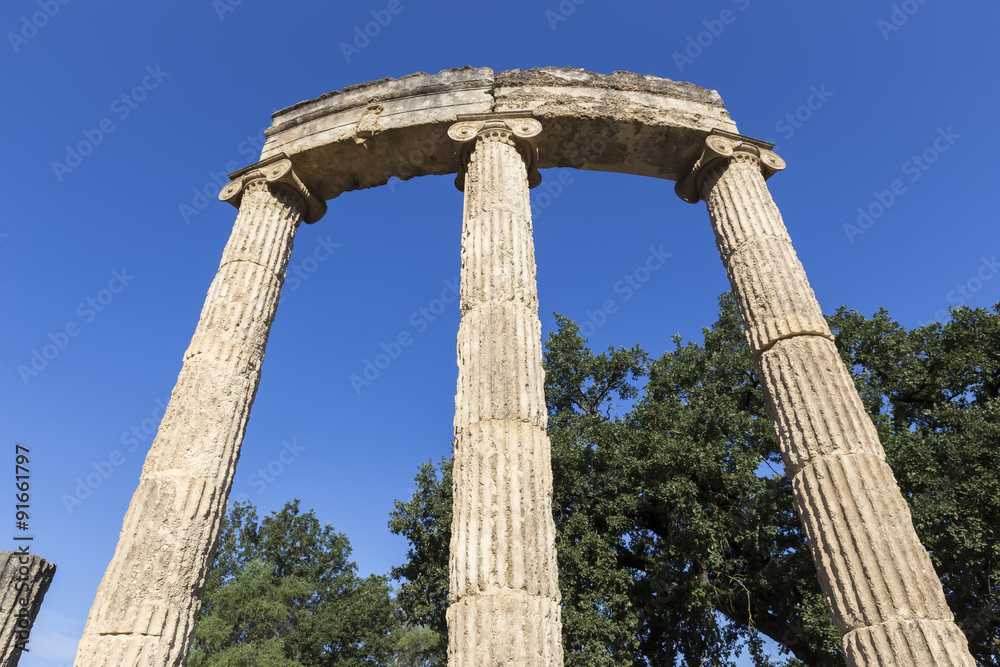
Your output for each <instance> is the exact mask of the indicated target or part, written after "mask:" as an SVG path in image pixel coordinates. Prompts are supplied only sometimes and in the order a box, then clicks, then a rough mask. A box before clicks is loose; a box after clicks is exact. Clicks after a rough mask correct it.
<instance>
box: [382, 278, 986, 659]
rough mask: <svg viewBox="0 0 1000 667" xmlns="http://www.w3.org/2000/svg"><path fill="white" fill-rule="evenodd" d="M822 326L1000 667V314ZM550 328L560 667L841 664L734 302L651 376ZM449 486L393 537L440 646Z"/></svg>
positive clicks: (950, 584)
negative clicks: (774, 649) (406, 545)
mask: <svg viewBox="0 0 1000 667" xmlns="http://www.w3.org/2000/svg"><path fill="white" fill-rule="evenodd" d="M829 320H830V325H831V328H832V330H833V331H834V332H835V333H836V334H837V338H838V345H839V347H840V349H841V353H842V355H843V358H844V361H845V363H846V364H847V366H848V368H849V369H851V371H852V374H853V375H854V377H855V380H856V384H857V386H858V389H859V391H860V393H861V395H862V397H863V400H864V402H865V405H866V407H867V409H868V410H869V412H870V414H871V416H872V419H873V421H874V422H875V424H876V426H877V428H878V429H879V432H880V435H881V437H882V439H883V443H884V444H885V448H886V453H887V457H888V459H889V463H890V465H891V466H892V467H893V469H894V471H895V472H896V475H897V477H898V478H899V482H900V487H901V489H902V491H903V494H904V496H905V497H906V498H907V500H908V501H909V503H910V506H911V511H912V512H913V518H914V524H915V526H916V528H917V531H918V534H919V535H920V538H921V539H922V540H923V542H924V544H925V545H926V546H927V547H928V549H929V550H930V552H931V557H932V560H933V562H934V564H935V567H937V569H938V573H939V575H941V577H942V582H943V584H944V587H945V593H946V595H947V597H948V601H949V603H950V604H951V606H952V609H953V610H955V612H956V620H957V621H958V623H959V625H960V627H962V629H963V630H964V631H965V632H966V634H967V635H968V636H969V639H970V646H971V647H972V650H973V652H974V653H975V655H976V657H977V659H978V660H979V662H980V663H981V664H983V665H994V666H995V665H1000V629H998V622H997V601H996V597H995V590H994V587H995V584H996V581H997V574H998V572H997V564H998V558H997V555H998V554H997V549H998V546H997V544H996V536H997V532H998V528H1000V465H998V463H1000V461H998V459H1000V454H998V446H1000V438H998V435H1000V432H998V428H1000V427H998V424H1000V420H998V419H997V417H998V416H1000V413H998V410H1000V399H998V396H997V391H998V386H1000V365H998V357H1000V311H997V309H996V308H994V312H993V313H990V312H988V311H985V310H969V309H958V310H956V311H954V313H953V319H952V321H951V322H949V323H948V324H946V325H938V324H935V325H930V326H927V327H922V328H919V329H915V330H906V329H904V328H903V327H900V326H899V325H898V324H897V323H895V322H893V321H892V320H891V319H890V318H889V316H888V314H887V313H885V312H884V311H879V312H878V313H876V314H875V316H873V317H872V318H865V317H863V316H861V315H859V314H857V313H855V312H852V311H848V310H846V309H841V310H840V311H838V312H837V313H836V314H835V315H833V316H831V317H830V318H829ZM557 324H558V327H557V330H556V331H554V332H552V333H551V334H550V337H549V339H548V340H547V342H546V352H545V370H546V400H547V403H548V410H549V436H550V438H551V441H552V466H553V475H554V499H553V500H554V502H553V512H554V517H555V521H556V528H557V543H556V547H557V552H558V558H559V577H560V589H561V591H562V595H563V626H564V627H563V635H564V636H563V639H564V646H565V649H566V664H567V665H570V666H576V665H579V666H581V667H582V666H587V667H592V666H604V665H608V666H611V665H671V666H672V665H675V664H678V663H680V664H685V665H701V664H716V665H730V664H734V661H735V656H736V654H737V653H738V652H739V651H740V650H744V651H746V652H748V653H749V654H750V655H751V656H752V659H753V661H754V663H755V664H756V665H758V666H759V667H764V666H768V665H789V666H791V665H802V664H806V665H823V666H825V665H841V664H843V656H842V654H841V650H840V634H839V632H838V631H837V630H836V629H835V628H834V627H833V625H832V622H831V620H830V616H829V612H828V609H827V607H826V602H825V599H824V596H823V595H822V593H821V591H820V588H819V584H818V581H817V577H816V572H815V569H814V566H813V563H812V559H811V556H810V554H809V550H808V547H807V545H806V541H805V535H804V532H803V530H802V528H801V525H800V523H799V521H798V517H797V515H796V511H795V507H794V503H793V500H792V495H791V485H790V483H789V480H788V479H787V477H785V476H784V473H783V466H782V462H781V457H780V454H779V453H778V449H777V442H776V438H775V436H774V430H773V426H772V424H771V422H770V420H769V419H768V417H767V414H766V412H765V409H764V401H763V394H762V391H761V387H760V384H759V381H758V377H757V373H756V371H755V369H754V368H753V365H752V363H751V361H750V357H749V354H748V352H747V349H746V343H745V338H744V335H743V331H742V326H741V324H740V320H739V316H738V312H737V309H736V307H735V304H734V302H733V300H732V298H731V297H730V296H729V295H723V297H722V298H721V299H720V314H719V319H718V321H717V322H716V323H715V324H714V325H713V326H712V327H711V328H709V329H706V330H705V332H704V342H703V343H701V344H697V343H684V342H683V341H682V340H680V339H679V338H677V339H675V345H674V349H672V350H670V351H668V352H666V353H665V354H664V355H663V356H662V357H660V358H659V359H657V360H655V361H651V360H650V359H649V358H648V356H647V355H646V354H645V353H644V352H643V351H642V350H641V349H639V348H637V347H636V348H631V349H625V348H619V349H614V348H611V349H609V350H608V351H607V352H605V353H604V354H598V355H595V354H593V353H592V352H591V350H590V349H589V348H588V347H587V345H586V340H585V339H583V338H582V337H581V336H580V334H579V329H578V327H577V326H576V325H575V324H574V323H573V322H572V321H570V320H568V319H566V318H563V317H560V316H557ZM450 472H451V469H450V461H449V460H445V461H442V462H441V463H440V465H438V466H437V467H435V466H433V465H431V464H425V465H424V466H423V467H422V468H421V469H420V471H419V473H418V475H417V478H416V481H417V491H416V493H415V494H414V495H413V497H412V498H411V499H410V500H409V501H407V502H405V503H404V502H399V501H397V504H396V509H395V511H394V512H393V514H392V517H391V521H390V528H391V529H392V530H393V531H394V532H396V533H398V534H401V535H404V536H406V537H407V538H408V539H409V540H410V545H411V548H410V552H409V554H408V560H407V562H406V563H405V564H403V565H402V566H401V567H399V568H396V569H394V570H393V573H392V574H393V576H394V577H396V578H398V579H400V581H401V582H402V583H401V593H400V598H399V599H400V602H401V605H402V608H403V610H404V613H405V615H406V617H407V618H408V619H410V620H411V622H414V623H419V624H421V625H423V626H425V627H428V628H433V629H434V630H435V632H437V633H438V634H439V635H441V636H444V634H445V632H446V628H445V621H444V611H445V609H446V608H447V556H448V552H447V548H448V540H449V538H450V529H451V476H450ZM764 637H767V638H770V639H771V640H773V641H774V642H775V643H776V644H777V645H778V646H779V648H780V649H781V651H782V652H783V653H784V656H783V657H781V658H774V657H771V656H770V655H769V654H768V652H767V651H765V649H764V643H763V638H764ZM434 651H436V654H435V655H436V657H435V658H434V660H436V662H433V663H431V664H436V665H443V664H445V663H444V658H443V656H444V644H443V643H442V644H440V645H439V646H438V647H437V649H434ZM432 652H433V651H432Z"/></svg>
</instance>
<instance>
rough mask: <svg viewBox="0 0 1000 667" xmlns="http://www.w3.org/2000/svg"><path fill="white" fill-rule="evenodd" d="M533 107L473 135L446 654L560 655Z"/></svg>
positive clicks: (481, 661)
mask: <svg viewBox="0 0 1000 667" xmlns="http://www.w3.org/2000/svg"><path fill="white" fill-rule="evenodd" d="M540 127H541V126H540V125H539V124H538V122H537V121H534V120H531V119H522V120H517V119H506V120H505V119H500V120H481V121H475V122H467V123H458V124H456V125H455V126H454V127H452V129H451V131H450V132H449V134H450V135H451V136H452V137H453V138H456V139H457V140H459V141H462V142H464V150H463V151H462V154H463V156H464V160H465V161H466V165H467V166H466V168H465V169H464V170H463V174H462V175H461V177H460V179H459V183H461V184H463V185H464V188H465V213H464V218H463V229H462V274H461V275H462V286H461V311H462V321H461V325H460V327H459V333H458V368H459V372H458V391H457V394H456V397H455V467H454V473H453V475H454V515H453V517H454V518H453V520H452V538H451V556H450V561H449V570H450V586H449V599H450V603H451V604H450V606H449V608H448V664H449V665H451V666H452V667H478V666H480V665H511V666H515V665H518V666H528V665H532V666H550V665H562V663H563V654H562V636H561V635H562V621H561V612H560V607H559V601H560V596H559V586H558V578H557V566H556V553H555V523H554V522H553V519H552V465H551V461H550V450H549V439H548V436H547V435H546V433H545V427H546V410H545V395H544V386H545V374H544V370H543V369H542V346H541V324H540V322H539V320H538V297H537V287H536V283H535V256H534V244H533V241H532V232H531V211H530V205H529V200H528V184H529V167H530V164H531V160H532V154H533V146H532V144H531V143H530V141H529V140H530V139H531V138H533V137H534V136H536V135H537V133H538V131H539V130H540Z"/></svg>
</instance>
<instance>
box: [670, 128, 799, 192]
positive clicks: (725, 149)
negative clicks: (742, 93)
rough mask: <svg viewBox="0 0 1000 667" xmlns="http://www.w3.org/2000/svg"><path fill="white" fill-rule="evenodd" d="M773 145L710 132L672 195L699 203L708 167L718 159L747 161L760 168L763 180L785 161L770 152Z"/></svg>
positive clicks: (721, 132) (728, 133)
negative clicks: (696, 157) (675, 194)
mask: <svg viewBox="0 0 1000 667" xmlns="http://www.w3.org/2000/svg"><path fill="white" fill-rule="evenodd" d="M772 148H774V144H771V143H768V142H766V141H760V140H759V139H753V138H751V137H744V136H743V135H740V134H733V133H732V132H725V131H723V130H712V131H711V132H710V133H709V135H708V136H707V137H705V145H704V147H703V148H702V152H701V156H700V157H699V158H698V159H697V161H695V163H694V165H693V166H692V167H691V171H690V172H688V174H687V175H686V176H685V177H684V178H682V179H680V180H679V181H677V184H676V185H675V186H674V192H676V193H677V196H678V197H680V198H681V199H683V200H684V201H686V202H688V203H689V204H696V203H698V202H699V201H701V198H702V197H701V195H702V192H701V188H702V183H703V180H704V177H705V174H706V173H707V171H708V168H709V167H710V166H713V165H717V164H718V162H719V161H720V160H725V161H726V162H727V163H729V162H749V163H750V164H753V165H755V166H756V167H757V168H758V169H760V172H761V174H762V175H763V176H764V180H767V179H769V178H771V176H773V175H774V174H776V173H777V172H779V171H781V170H782V169H784V168H785V161H784V160H782V159H781V158H780V157H778V154H777V153H774V152H772V151H771V149H772Z"/></svg>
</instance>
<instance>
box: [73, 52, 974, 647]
mask: <svg viewBox="0 0 1000 667" xmlns="http://www.w3.org/2000/svg"><path fill="white" fill-rule="evenodd" d="M772 148H773V145H772V144H769V143H767V142H764V141H759V140H756V139H752V138H750V137H746V136H742V135H741V134H739V132H738V130H737V127H736V124H735V123H734V122H733V121H732V119H730V117H729V114H728V113H727V111H726V108H725V106H724V105H723V103H722V100H721V99H720V97H719V95H718V93H716V92H715V91H713V90H706V89H703V88H699V87H698V86H694V85H692V84H689V83H678V82H674V81H670V80H668V79H661V78H657V77H653V76H642V75H638V74H631V73H627V72H615V73H613V74H611V75H601V74H594V73H591V72H587V71H583V70H577V69H554V68H544V69H535V70H529V71H522V70H512V71H507V72H499V73H494V72H493V71H492V70H490V69H487V68H469V67H467V68H463V69H455V70H448V71H444V72H441V73H439V74H435V75H428V74H424V73H419V74H413V75H411V76H407V77H403V78H401V79H382V80H379V81H373V82H371V83H365V84H361V85H358V86H352V87H349V88H346V89H344V90H342V91H336V92H332V93H329V94H326V95H323V96H321V97H318V98H316V99H314V100H310V101H308V102H301V103H299V104H296V105H294V106H291V107H289V108H287V109H284V110H283V111H279V112H277V113H276V114H274V116H273V124H272V125H271V127H270V128H269V129H268V130H267V143H266V145H265V146H264V148H263V152H262V154H261V157H260V160H259V161H258V162H257V163H255V164H253V165H250V166H248V167H246V168H244V169H241V170H239V171H237V172H235V173H233V174H231V175H230V177H231V179H232V180H231V182H230V183H229V184H228V185H227V186H226V187H225V188H224V189H223V191H222V192H221V193H220V195H219V197H220V199H222V200H223V201H227V202H229V203H230V204H232V205H233V206H235V207H236V208H237V209H238V211H239V213H238V215H237V217H236V222H235V224H234V227H233V232H232V235H231V237H230V239H229V242H228V244H227V245H226V248H225V250H224V251H223V255H222V262H221V264H220V266H219V270H218V273H217V275H216V277H215V279H214V280H213V282H212V285H211V287H210V288H209V291H208V296H207V298H206V300H205V305H204V308H203V310H202V312H201V319H200V320H199V322H198V326H197V328H196V330H195V333H194V337H193V339H192V341H191V345H190V347H189V348H188V350H187V352H186V353H185V354H184V363H183V367H182V369H181V372H180V377H179V378H178V380H177V385H176V387H175V388H174V390H173V393H172V394H171V397H170V403H169V405H168V407H167V410H166V414H165V415H164V417H163V421H162V423H161V425H160V429H159V432H158V433H157V436H156V439H155V441H154V442H153V444H152V446H151V449H150V451H149V454H148V456H147V458H146V461H145V465H144V467H143V470H142V476H141V478H140V480H139V486H138V489H137V490H136V492H135V495H134V496H133V498H132V502H131V504H130V506H129V509H128V512H127V513H126V515H125V520H124V524H123V526H122V532H121V537H120V540H119V542H118V546H117V549H116V551H115V554H114V557H113V558H112V561H111V564H110V565H109V566H108V569H107V572H106V573H105V575H104V579H103V581H102V582H101V585H100V587H99V589H98V592H97V598H96V600H95V602H94V605H93V607H92V608H91V611H90V616H89V619H88V622H87V626H86V630H85V632H84V636H83V638H82V640H81V642H80V645H79V650H78V653H77V658H76V663H75V664H76V665H77V667H98V666H114V667H119V666H121V667H125V666H132V665H150V666H157V667H159V666H162V665H170V666H174V665H183V664H185V662H186V658H187V654H188V651H189V647H190V643H191V639H192V635H193V631H194V624H195V618H196V615H197V613H198V608H199V604H200V597H201V594H202V592H203V590H204V586H205V580H206V576H207V573H208V570H209V567H210V565H211V562H212V552H213V548H214V545H215V542H216V538H217V536H218V533H219V528H220V524H221V521H222V519H223V515H224V512H225V508H226V499H227V497H228V494H229V491H230V487H231V485H232V480H233V474H234V469H235V462H236V460H237V458H238V454H239V448H240V444H241V442H242V440H243V435H244V431H245V429H246V424H247V420H248V419H249V416H250V406H251V403H252V402H253V397H254V394H255V392H256V390H257V385H258V381H259V378H260V368H261V362H262V361H263V357H264V348H265V345H266V343H267V337H268V332H269V330H270V327H271V323H272V321H273V319H274V314H275V309H276V308H277V305H278V297H279V294H280V292H281V286H282V283H283V280H284V275H285V269H286V267H287V265H288V258H289V254H290V252H291V250H292V241H293V239H294V237H295V232H296V228H297V227H298V225H299V223H300V222H302V221H304V222H306V223H315V222H317V221H318V220H319V219H320V218H321V217H322V216H323V215H324V214H325V213H326V210H327V204H326V202H327V200H330V199H333V198H334V197H336V196H337V195H339V194H341V193H342V192H347V191H350V190H357V189H361V188H371V187H377V186H380V185H384V184H386V183H387V182H388V180H389V179H390V178H392V177H396V178H399V179H403V180H406V179H409V178H413V177H415V176H425V175H443V174H457V179H456V185H457V186H458V188H459V189H460V190H462V191H463V192H464V213H463V229H462V272H461V314H462V319H461V325H460V327H459V332H458V367H459V373H458V392H457V396H456V399H455V407H456V410H455V440H456V445H455V467H454V503H455V505H454V520H453V524H452V541H451V557H450V577H451V581H450V607H449V609H448V629H449V633H448V634H449V638H448V662H449V665H452V666H454V667H484V666H486V665H489V666H491V667H492V666H493V665H531V666H551V665H561V664H562V663H563V651H562V646H561V641H560V637H561V628H562V623H561V618H560V596H559V589H558V586H557V580H558V575H557V571H556V554H555V528H554V523H553V519H552V513H551V502H552V501H551V498H552V475H551V465H550V460H549V441H548V437H547V435H546V408H545V398H544V394H543V385H544V383H543V377H544V372H543V369H542V345H541V326H540V323H539V319H538V301H537V290H536V283H535V260H534V249H533V242H532V228H531V213H530V206H529V198H528V190H529V188H531V187H534V186H536V185H538V184H539V182H540V181H541V177H540V175H539V170H540V169H547V168H552V167H570V168H576V169H590V170H598V171H611V172H623V173H629V174H636V175H640V176H651V177H654V178H661V179H668V180H672V181H676V188H675V189H676V192H677V194H678V195H679V196H680V197H681V199H683V200H684V201H687V202H690V203H696V202H699V201H703V202H705V204H706V206H707V208H708V214H709V219H710V220H711V223H712V227H713V229H714V231H715V237H716V242H717V245H718V248H719V252H720V254H721V257H722V263H723V265H724V266H725V269H726V272H727V274H728V276H729V280H730V283H731V285H732V290H733V293H734V295H735V297H736V300H737V302H738V304H739V309H740V313H741V315H742V319H743V324H744V327H745V330H746V336H747V344H748V345H749V346H750V351H751V354H752V357H753V360H754V363H755V365H756V368H757V370H758V372H759V374H760V377H761V380H762V383H763V387H764V394H765V398H766V401H767V407H768V412H769V414H770V416H771V418H772V419H773V421H774V426H775V429H776V431H777V434H778V438H779V441H780V446H781V451H782V455H783V458H784V462H785V466H786V472H787V474H788V475H789V477H790V478H791V480H792V485H793V490H794V495H795V501H796V503H797V507H798V511H799V515H800V516H801V519H802V521H803V523H804V526H805V530H806V534H807V536H808V541H809V544H810V547H811V549H812V554H813V558H814V560H815V563H816V568H817V571H818V574H819V580H820V583H821V585H822V589H823V591H824V593H825V594H826V597H827V600H828V603H829V605H830V608H831V610H832V613H833V619H834V622H835V624H836V625H837V627H838V628H840V629H841V630H842V631H843V632H844V633H845V634H844V640H843V646H844V650H845V653H846V656H847V660H848V663H849V664H850V665H907V666H912V665H935V666H939V667H940V666H950V665H955V666H957V665H963V666H966V667H973V665H974V664H975V663H974V661H973V659H972V657H971V655H970V653H969V651H968V647H967V644H966V639H965V636H964V635H963V634H962V632H961V631H960V630H959V628H958V627H957V626H956V625H955V623H954V621H953V616H952V613H951V611H950V610H949V608H948V606H947V604H946V602H945V598H944V594H943V592H942V588H941V583H940V581H939V580H938V578H937V576H936V575H935V572H934V568H933V567H932V565H931V561H930V558H929V557H928V555H927V552H926V550H925V549H924V548H923V546H922V545H921V544H920V542H919V541H918V539H917V536H916V533H915V532H914V529H913V525H912V522H911V519H910V513H909V509H908V507H907V505H906V502H905V501H904V499H903V497H902V495H901V494H900V492H899V488H898V486H897V484H896V481H895V478H894V477H893V474H892V471H891V470H890V469H889V467H888V465H887V464H886V462H885V454H884V452H883V449H882V445H881V443H880V442H879V439H878V434H877V433H876V431H875V428H874V426H873V425H872V422H871V420H870V419H869V417H868V415H867V414H866V413H865V410H864V408H863V406H862V403H861V400H860V398H859V396H858V393H857V391H856V389H855V387H854V383H853V381H852V379H851V376H850V375H849V373H848V371H847V368H846V367H845V366H844V364H843V362H842V361H841V359H840V356H839V355H838V353H837V349H836V347H835V346H834V337H833V335H832V334H831V333H830V330H829V328H828V327H827V324H826V320H825V319H824V317H823V313H822V311H821V310H820V307H819V304H818V303H817V301H816V298H815V295H814V293H813V290H812V289H811V288H810V287H809V283H808V281H807V279H806V274H805V271H804V270H803V268H802V264H801V263H800V262H799V260H798V258H797V257H796V255H795V251H794V249H793V248H792V243H791V239H790V238H789V236H788V232H787V231H786V229H785V225H784V223H783V221H782V218H781V215H780V213H779V212H778V208H777V206H776V205H775V203H774V201H773V199H772V198H771V195H770V193H769V192H768V189H767V185H766V183H765V181H766V180H767V179H768V178H769V177H771V176H772V175H774V174H775V173H776V172H778V171H781V170H782V169H784V167H785V164H784V162H783V161H782V159H781V158H780V157H778V156H777V155H775V154H774V153H773V152H772V151H771V149H772Z"/></svg>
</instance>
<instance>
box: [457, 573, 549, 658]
mask: <svg viewBox="0 0 1000 667" xmlns="http://www.w3.org/2000/svg"><path fill="white" fill-rule="evenodd" d="M560 614H561V612H560V608H559V603H558V602H555V601H553V600H550V599H547V598H544V597H539V596H535V595H525V594H524V593H522V592H519V591H514V590H511V589H507V590H504V591H500V592H497V593H491V594H480V595H477V596H475V597H468V598H464V599H463V600H461V601H459V602H456V603H454V604H452V605H451V606H450V607H449V608H448V636H449V647H448V648H449V652H448V656H449V657H448V664H449V665H450V666H451V667H481V666H483V665H504V666H505V667H506V666H507V665H510V666H511V667H534V666H535V665H561V664H562V663H563V658H562V656H563V651H562V621H561V620H560V619H561V616H560Z"/></svg>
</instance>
